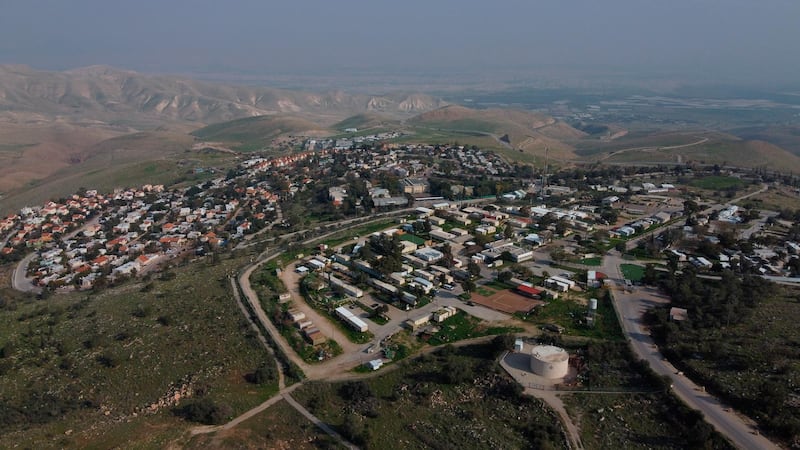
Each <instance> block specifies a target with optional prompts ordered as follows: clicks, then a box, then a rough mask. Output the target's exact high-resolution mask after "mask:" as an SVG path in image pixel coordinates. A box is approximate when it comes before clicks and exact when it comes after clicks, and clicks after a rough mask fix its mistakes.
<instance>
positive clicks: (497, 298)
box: [472, 290, 544, 314]
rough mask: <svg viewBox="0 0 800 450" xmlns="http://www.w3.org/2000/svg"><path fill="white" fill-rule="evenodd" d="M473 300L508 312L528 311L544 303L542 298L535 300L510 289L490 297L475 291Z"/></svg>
mask: <svg viewBox="0 0 800 450" xmlns="http://www.w3.org/2000/svg"><path fill="white" fill-rule="evenodd" d="M472 301H473V302H474V303H477V304H479V305H483V306H485V307H487V308H491V309H494V310H496V311H500V312H504V313H508V314H513V313H515V312H523V313H526V312H528V311H530V310H532V309H533V308H535V307H537V306H539V305H543V304H544V302H543V301H541V300H534V299H531V298H528V297H525V296H523V295H520V294H517V293H515V292H512V291H510V290H504V291H499V292H496V293H494V294H492V295H491V296H489V297H485V296H483V295H480V294H478V293H477V292H473V293H472Z"/></svg>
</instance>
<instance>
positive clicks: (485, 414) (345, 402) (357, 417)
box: [293, 344, 567, 449]
mask: <svg viewBox="0 0 800 450" xmlns="http://www.w3.org/2000/svg"><path fill="white" fill-rule="evenodd" d="M496 356H497V349H496V348H495V347H494V346H493V345H492V344H485V345H478V346H469V347H461V348H454V347H450V346H447V347H444V348H442V349H440V350H439V351H438V352H436V353H434V354H427V355H423V356H421V357H418V358H415V359H413V360H406V361H404V362H402V363H400V364H399V365H398V366H397V368H396V369H395V370H392V371H389V372H386V373H382V374H380V375H379V376H377V377H374V378H370V379H367V380H364V381H353V382H345V383H322V382H316V383H306V384H305V385H303V386H302V387H300V388H299V389H297V390H296V391H295V392H294V394H293V396H294V398H295V399H296V400H297V401H298V402H300V403H301V404H303V405H304V406H305V407H306V408H308V409H309V410H310V411H311V412H312V413H313V414H315V415H316V416H317V417H319V418H320V419H322V420H323V421H325V422H327V423H329V424H331V425H333V426H334V427H335V428H336V429H337V430H338V431H339V432H340V433H342V434H343V435H344V436H346V437H347V438H348V439H349V440H350V441H351V442H353V443H354V444H356V445H359V446H361V447H364V448H407V449H421V448H434V449H445V448H448V449H449V448H531V447H532V448H542V449H563V448H566V445H567V444H566V442H565V440H564V436H563V434H562V432H561V429H560V426H559V424H558V419H557V418H556V417H555V415H554V413H553V412H552V411H551V410H549V409H548V408H547V407H545V406H544V405H543V404H542V403H541V402H539V401H538V400H536V399H533V398H531V397H527V396H525V395H523V394H522V393H521V387H520V386H519V385H518V384H517V383H516V382H514V381H513V380H512V379H510V378H509V377H508V376H507V375H506V374H505V373H504V372H502V369H499V368H498V366H497V364H496V363H495V361H494V358H495V357H496Z"/></svg>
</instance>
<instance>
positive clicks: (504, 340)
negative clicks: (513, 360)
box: [492, 334, 516, 355]
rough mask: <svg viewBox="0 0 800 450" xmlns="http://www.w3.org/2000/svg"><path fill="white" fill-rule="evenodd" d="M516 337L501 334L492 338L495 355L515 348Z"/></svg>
mask: <svg viewBox="0 0 800 450" xmlns="http://www.w3.org/2000/svg"><path fill="white" fill-rule="evenodd" d="M515 340H516V339H515V338H514V336H513V335H511V334H501V335H498V336H496V337H495V338H494V339H492V350H493V351H494V354H495V355H500V354H501V353H503V352H505V351H508V350H511V349H513V348H514V341H515Z"/></svg>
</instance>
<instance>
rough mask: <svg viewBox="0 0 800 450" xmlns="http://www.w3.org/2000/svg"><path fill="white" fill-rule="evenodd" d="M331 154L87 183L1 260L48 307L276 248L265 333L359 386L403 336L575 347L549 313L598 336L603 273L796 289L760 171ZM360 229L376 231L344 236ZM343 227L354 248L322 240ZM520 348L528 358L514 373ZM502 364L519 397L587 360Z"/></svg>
mask: <svg viewBox="0 0 800 450" xmlns="http://www.w3.org/2000/svg"><path fill="white" fill-rule="evenodd" d="M339 144H340V143H337V142H327V141H325V142H322V143H320V142H314V141H313V140H310V141H309V142H307V143H306V144H305V148H306V149H307V150H305V151H303V152H301V153H296V154H292V155H290V156H285V157H250V158H248V159H244V160H241V161H240V162H239V163H238V165H237V166H236V167H235V168H233V169H230V170H228V172H227V174H226V175H225V176H218V177H216V178H212V179H208V180H207V181H204V182H202V183H200V184H196V185H191V186H187V187H182V188H173V189H169V188H165V187H164V186H163V185H144V186H140V187H129V188H120V189H116V190H115V191H113V192H108V193H101V192H98V191H96V190H92V189H81V190H80V191H79V192H76V193H75V194H73V195H72V196H70V197H68V198H63V199H58V200H53V201H51V202H48V203H47V204H45V205H41V206H35V207H25V208H22V209H21V210H20V211H19V212H18V213H17V214H13V215H10V216H8V217H6V218H5V219H3V221H2V222H0V232H2V236H3V247H2V250H0V256H2V258H3V259H4V261H12V262H15V263H16V269H15V271H14V276H13V286H14V288H15V289H17V290H20V291H25V292H32V293H36V294H38V296H39V297H40V298H46V297H48V296H50V295H55V294H59V293H64V292H73V291H91V292H97V291H99V290H102V289H104V288H107V287H111V286H119V285H123V284H124V283H126V282H130V281H131V280H140V279H148V278H149V277H151V276H153V275H155V274H159V273H161V272H164V271H166V270H169V269H170V268H171V267H174V266H175V265H176V264H177V263H178V262H179V261H181V262H182V263H188V264H203V263H202V262H201V261H212V263H213V261H218V260H219V258H221V257H222V255H226V254H231V252H237V251H241V250H242V249H246V248H248V247H250V246H253V245H262V246H264V245H281V246H282V248H284V249H286V250H285V252H279V253H276V254H273V255H272V256H270V257H269V258H266V259H260V260H258V261H252V260H251V262H253V264H252V265H251V266H250V269H249V271H248V272H245V274H247V276H242V277H241V278H240V283H241V290H242V293H243V294H244V296H245V297H246V298H247V299H248V301H250V302H251V303H250V304H251V307H253V306H252V305H255V304H259V305H260V306H259V308H263V311H264V313H265V315H264V317H265V320H267V322H265V323H264V326H268V327H274V330H275V333H276V336H273V338H274V339H284V340H285V342H286V344H285V345H287V348H289V349H291V350H289V351H290V352H293V354H292V355H291V356H290V357H289V359H290V360H292V361H294V362H295V363H296V364H299V365H300V366H299V367H301V368H302V369H304V370H309V368H313V367H314V365H319V367H324V366H325V364H335V367H337V368H340V369H337V370H342V369H348V370H351V369H353V368H356V370H364V371H367V372H373V371H379V370H382V369H383V368H384V367H385V366H386V365H388V364H393V363H394V362H396V361H398V360H400V359H402V358H405V357H406V356H407V355H408V353H409V352H410V351H412V349H413V348H414V347H415V345H418V344H415V343H414V342H417V343H419V344H422V343H448V342H457V341H458V340H460V339H465V338H469V337H474V336H480V335H481V334H480V333H481V332H478V331H476V330H477V329H471V331H466V332H464V331H463V330H462V332H461V334H459V333H455V332H453V331H451V330H452V329H454V327H456V325H454V324H456V323H467V324H469V323H472V322H470V321H483V322H486V323H493V322H496V323H500V322H502V321H504V320H507V319H508V318H510V317H514V318H518V319H520V320H522V321H527V320H533V321H534V323H537V324H538V326H540V327H541V329H542V330H543V331H544V332H545V333H551V334H553V335H556V336H559V335H561V334H562V333H569V332H570V331H569V330H567V329H566V328H565V326H564V325H562V324H559V322H558V321H557V320H550V319H545V320H544V321H542V320H543V319H541V317H548V316H547V314H549V313H547V310H548V304H550V303H551V302H553V301H554V300H556V299H559V298H560V297H562V296H566V297H568V298H570V299H572V301H573V302H577V304H583V305H586V306H585V310H584V311H582V312H576V311H573V312H570V313H569V314H570V317H571V318H570V319H569V320H570V321H571V322H570V323H571V324H572V326H574V327H578V328H575V329H583V330H591V329H602V328H603V327H604V326H609V324H610V323H612V322H613V323H616V320H617V319H616V316H615V315H614V313H613V311H614V310H613V307H612V306H611V303H609V302H608V301H607V300H604V299H606V298H608V297H607V295H608V294H607V292H608V289H609V284H608V282H609V281H610V279H614V278H620V277H621V278H622V279H624V280H625V284H624V286H623V288H622V289H623V291H622V292H620V293H619V294H617V295H618V297H619V298H624V296H625V295H635V294H636V293H637V292H638V293H644V292H647V291H645V290H643V287H642V286H643V285H644V284H646V283H651V282H652V280H654V279H655V278H656V277H658V273H659V272H661V273H666V271H668V270H671V269H670V268H683V270H684V271H686V270H691V271H692V273H696V274H698V276H699V277H705V278H708V279H716V280H719V279H721V277H723V276H726V275H725V274H726V273H728V274H730V273H732V272H735V273H747V274H752V275H755V276H759V277H763V278H765V279H769V280H772V281H777V282H781V283H787V284H792V283H795V282H796V281H797V278H796V277H797V275H798V272H800V255H798V250H800V243H799V242H800V232H798V225H797V224H796V222H795V217H794V216H792V214H791V213H790V212H787V211H768V210H759V209H755V208H752V207H747V206H745V205H748V203H746V199H747V198H748V197H750V196H754V195H758V194H759V193H763V192H766V191H768V190H778V191H787V192H794V189H795V188H793V187H790V186H788V185H784V184H783V183H781V180H780V179H777V178H775V177H770V176H769V174H764V173H758V172H756V171H751V170H735V169H726V170H723V169H720V168H710V167H706V168H701V167H699V168H691V167H681V168H675V169H665V168H663V167H652V168H636V169H620V168H603V169H581V168H563V169H554V170H552V172H551V173H547V172H544V171H539V172H534V171H533V170H531V168H530V167H529V166H520V165H516V164H509V163H508V162H506V161H505V160H504V159H503V158H500V157H499V156H497V155H496V154H495V153H492V152H487V151H482V150H480V149H478V148H476V147H469V148H467V147H464V146H433V145H403V146H390V145H385V144H373V143H371V142H369V141H368V140H367V141H364V142H361V143H359V144H356V143H355V142H348V145H349V147H348V148H340V146H339ZM705 177H717V178H719V177H724V178H726V179H731V180H735V181H736V186H738V188H737V190H738V191H737V190H732V189H728V190H725V191H720V190H714V189H705V190H699V189H696V186H697V183H696V182H695V180H702V179H703V178H705ZM703 193H704V194H703ZM703 195H706V197H703ZM297 205H302V207H301V208H299V210H298V208H297ZM329 220H333V221H334V224H332V225H327V226H325V227H320V226H316V227H315V226H314V225H315V224H317V223H321V222H324V221H329ZM335 221H339V222H338V223H336V222H335ZM370 223H376V225H377V226H378V227H377V228H374V229H369V231H367V232H362V233H363V234H358V233H356V232H350V231H348V230H351V229H354V228H353V227H355V226H364V225H362V224H370ZM360 229H362V230H363V229H364V228H360ZM336 233H340V234H339V235H341V233H344V235H341V236H345V238H339V239H336V240H334V241H325V240H324V237H325V236H327V235H336ZM348 233H352V235H350V234H348ZM312 241H313V242H315V244H313V245H312V246H308V245H306V243H308V242H312ZM261 248H266V247H261ZM637 261H639V262H638V264H637ZM626 266H627V267H626ZM632 268H633V269H632ZM631 304H633V303H631ZM617 308H621V307H620V306H618V307H617ZM617 314H622V313H617ZM688 319H689V316H688V312H687V310H686V309H685V308H681V307H672V308H671V309H670V310H669V320H670V321H672V322H680V321H686V320H688ZM464 321H466V322H464ZM561 323H563V322H561ZM472 326H473V327H474V324H473V325H472ZM624 326H626V325H624ZM267 329H269V328H267ZM495 330H496V331H495V332H501V331H513V330H516V328H514V327H503V326H498V327H496V328H495ZM482 333H485V331H484V332H482ZM399 336H402V338H400V337H399ZM407 336H410V337H411V338H412V339H413V341H411V342H409V341H408V340H407V339H408V338H407ZM282 345H283V344H282ZM528 345H533V347H532V350H524V349H526V348H528V347H527V346H528ZM523 353H524V354H525V355H528V353H530V356H524V358H525V359H524V360H519V357H520V355H522V354H523ZM573 357H574V358H577V359H574V358H573ZM515 358H516V359H515ZM515 361H516V362H515ZM502 365H503V367H504V368H506V370H507V372H508V373H509V374H510V375H511V376H512V377H513V378H514V379H515V380H517V381H518V382H519V383H520V384H521V385H523V386H528V385H531V380H536V384H535V386H553V387H551V388H552V389H555V388H557V387H558V386H572V387H574V386H582V385H584V384H586V383H587V382H588V378H587V377H588V375H586V374H584V373H583V372H582V370H581V369H580V367H581V363H580V358H579V357H578V356H576V355H569V354H568V353H567V351H566V350H564V349H562V348H560V347H558V346H551V345H538V344H537V343H536V342H532V343H531V342H527V343H526V342H525V341H523V340H522V339H517V341H516V344H515V350H514V351H512V352H511V353H509V355H508V356H507V357H506V359H504V360H503V361H502ZM331 367H334V366H331ZM312 370H313V369H312ZM526 375H528V376H529V377H528V378H525V377H526ZM531 377H538V378H531Z"/></svg>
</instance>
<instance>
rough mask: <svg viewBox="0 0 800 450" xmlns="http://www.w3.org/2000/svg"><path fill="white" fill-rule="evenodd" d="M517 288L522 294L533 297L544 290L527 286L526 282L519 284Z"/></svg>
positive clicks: (536, 296)
mask: <svg viewBox="0 0 800 450" xmlns="http://www.w3.org/2000/svg"><path fill="white" fill-rule="evenodd" d="M516 290H517V292H519V293H520V294H522V295H524V296H526V297H531V298H538V297H539V296H540V295H541V294H542V291H541V290H540V289H536V288H535V287H531V286H526V285H524V284H521V285H519V286H517V288H516Z"/></svg>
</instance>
